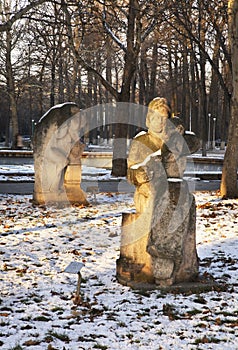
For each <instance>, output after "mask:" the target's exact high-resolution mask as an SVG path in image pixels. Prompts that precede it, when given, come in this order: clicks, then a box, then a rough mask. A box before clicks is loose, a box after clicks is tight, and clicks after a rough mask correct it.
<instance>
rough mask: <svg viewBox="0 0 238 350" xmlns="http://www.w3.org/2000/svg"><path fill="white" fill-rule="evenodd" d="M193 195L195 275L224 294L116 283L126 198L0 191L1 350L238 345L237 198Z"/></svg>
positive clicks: (129, 199) (130, 201)
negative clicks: (77, 271)
mask: <svg viewBox="0 0 238 350" xmlns="http://www.w3.org/2000/svg"><path fill="white" fill-rule="evenodd" d="M195 196H196V202H197V249H198V255H199V258H200V273H201V274H204V275H206V274H208V275H211V276H213V278H214V279H216V280H217V281H219V282H221V283H226V284H228V286H229V288H228V290H227V291H226V292H219V291H211V292H209V293H201V294H191V295H183V294H163V293H160V292H159V291H150V292H143V293H142V292H138V291H133V290H131V289H129V288H128V287H125V286H122V285H120V284H119V283H118V282H117V280H116V277H115V270H116V259H117V258H118V257H119V252H120V226H121V213H122V212H125V211H133V210H134V205H133V198H132V195H131V194H103V193H98V194H97V203H96V204H92V206H90V207H83V208H81V207H77V206H72V207H66V208H57V207H51V208H49V207H45V206H42V207H37V206H33V205H32V204H31V202H30V198H31V197H30V196H10V195H8V196H7V195H4V196H2V198H1V202H0V210H1V221H0V232H1V241H0V259H1V260H0V261H1V265H0V268H1V270H0V273H1V280H0V284H1V286H0V287H1V296H0V346H1V348H2V349H4V350H10V349H14V348H15V349H26V348H27V349H35V350H38V349H39V350H40V349H67V350H74V349H75V350H76V349H93V348H101V349H123V348H126V347H127V348H129V349H135V350H136V349H177V348H179V349H198V347H199V349H224V348H225V349H230V350H231V349H232V350H233V349H238V342H237V329H238V302H237V296H238V293H237V287H238V283H237V272H236V271H237V267H238V262H237V258H238V256H237V243H238V228H237V220H238V219H237V207H238V205H237V203H238V202H237V201H235V200H227V201H225V200H221V199H219V197H217V195H216V194H215V193H204V192H197V193H195ZM93 199H94V198H93V196H92V197H91V200H92V201H93ZM89 200H90V196H89ZM72 261H76V262H81V263H83V264H84V267H83V268H82V270H81V273H82V282H81V301H80V302H79V303H78V304H74V302H73V300H74V295H75V291H76V285H77V278H76V276H75V275H74V274H67V273H65V272H64V270H65V268H66V266H68V265H69V264H70V263H71V262H72Z"/></svg>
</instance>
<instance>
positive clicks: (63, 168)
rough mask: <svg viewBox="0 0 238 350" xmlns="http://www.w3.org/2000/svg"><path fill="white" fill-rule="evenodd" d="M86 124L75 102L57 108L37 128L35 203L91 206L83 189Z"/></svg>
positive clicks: (35, 134) (35, 136) (34, 143)
mask: <svg viewBox="0 0 238 350" xmlns="http://www.w3.org/2000/svg"><path fill="white" fill-rule="evenodd" d="M84 125H85V120H84V118H83V117H82V116H81V115H80V110H79V108H78V107H77V105H76V104H75V103H64V104H62V105H57V106H54V107H53V108H51V109H50V110H49V111H48V112H47V113H46V114H45V115H44V116H43V117H42V118H41V119H40V121H39V123H38V124H37V125H36V128H35V132H34V138H33V153H34V168H35V184H34V194H33V201H34V203H37V204H45V203H61V202H64V203H67V202H70V203H79V204H87V203H88V202H87V200H86V196H85V194H84V192H83V191H82V190H81V188H80V182H81V160H80V158H81V155H82V152H83V147H84V145H82V144H80V141H79V138H80V130H81V128H83V126H84Z"/></svg>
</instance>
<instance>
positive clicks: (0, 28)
mask: <svg viewBox="0 0 238 350" xmlns="http://www.w3.org/2000/svg"><path fill="white" fill-rule="evenodd" d="M47 1H49V0H36V1H32V2H31V3H30V4H29V5H27V6H25V7H23V8H22V9H20V10H19V11H18V12H16V13H15V14H14V15H13V16H12V17H11V18H10V19H9V20H8V21H7V22H5V23H1V24H0V32H6V31H7V30H9V29H11V27H12V25H13V23H14V22H16V21H17V20H19V19H21V18H22V17H23V16H24V15H25V14H26V13H27V12H28V11H29V10H31V9H32V8H34V7H36V6H38V5H41V4H43V3H45V2H47Z"/></svg>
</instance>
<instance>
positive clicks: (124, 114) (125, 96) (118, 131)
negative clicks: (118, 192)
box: [112, 0, 140, 176]
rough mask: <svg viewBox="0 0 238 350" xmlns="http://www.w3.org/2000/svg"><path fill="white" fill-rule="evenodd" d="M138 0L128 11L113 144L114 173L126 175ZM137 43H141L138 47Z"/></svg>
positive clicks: (137, 49) (134, 0) (136, 38)
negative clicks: (123, 64)
mask: <svg viewBox="0 0 238 350" xmlns="http://www.w3.org/2000/svg"><path fill="white" fill-rule="evenodd" d="M138 13H139V12H138V2H137V0H130V3H129V13H128V30H127V50H126V54H125V66H124V72H123V73H124V74H123V79H122V86H121V92H120V94H119V101H118V102H121V103H119V104H118V107H117V121H118V123H117V124H116V125H115V140H114V145H113V159H112V175H113V176H126V174H127V134H128V121H129V106H128V103H127V102H130V92H131V84H132V81H133V77H134V74H135V72H136V66H137V58H138V51H139V48H140V44H139V41H140V37H139V36H138V33H139V25H140V23H139V22H138V21H137V20H138V18H137V16H138ZM136 45H139V47H137V46H136Z"/></svg>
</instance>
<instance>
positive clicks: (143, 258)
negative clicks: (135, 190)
mask: <svg viewBox="0 0 238 350" xmlns="http://www.w3.org/2000/svg"><path fill="white" fill-rule="evenodd" d="M143 219H144V218H143V215H139V214H133V213H132V214H128V213H123V214H122V231H121V254H120V258H119V259H118V260H117V262H116V264H117V278H118V280H121V281H123V283H122V284H125V283H127V282H129V281H137V282H139V281H143V282H148V283H154V277H153V274H152V266H151V256H150V255H149V254H148V253H147V251H146V245H147V241H148V235H149V227H148V221H145V220H143Z"/></svg>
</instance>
